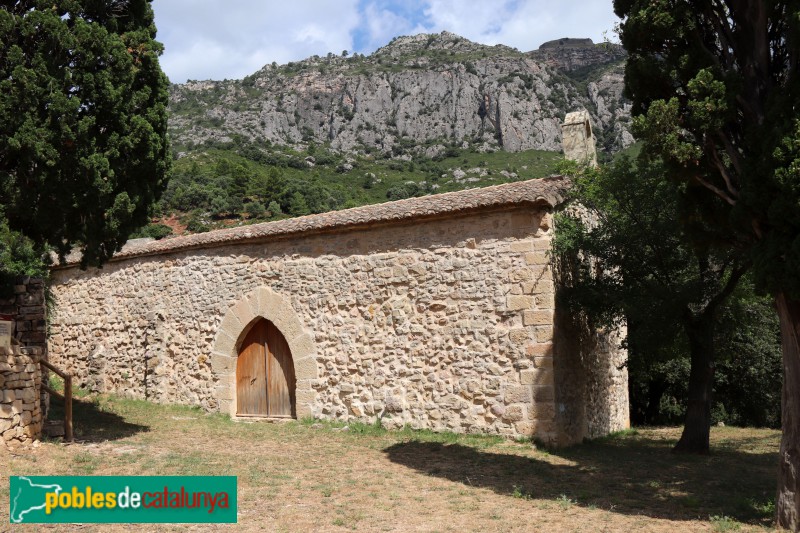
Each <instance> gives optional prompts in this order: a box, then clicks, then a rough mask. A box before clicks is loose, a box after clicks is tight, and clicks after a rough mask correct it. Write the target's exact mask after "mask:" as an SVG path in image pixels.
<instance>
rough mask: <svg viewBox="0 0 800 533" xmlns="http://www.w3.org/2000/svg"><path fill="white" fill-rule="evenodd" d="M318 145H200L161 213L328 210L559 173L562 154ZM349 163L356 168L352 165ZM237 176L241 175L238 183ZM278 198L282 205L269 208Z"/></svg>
mask: <svg viewBox="0 0 800 533" xmlns="http://www.w3.org/2000/svg"><path fill="white" fill-rule="evenodd" d="M406 144H407V145H408V147H409V149H413V148H414V147H415V143H414V142H413V141H411V140H407V143H406ZM313 150H314V155H313V157H314V160H315V164H314V166H313V167H309V166H308V165H307V164H305V158H306V157H307V156H308V155H310V154H308V152H298V151H295V150H292V149H290V148H286V147H277V146H261V145H259V146H257V145H255V144H251V143H247V142H242V143H241V144H240V145H239V146H237V147H234V146H233V145H231V146H227V147H225V148H219V147H218V148H207V149H204V150H203V151H202V152H199V151H198V152H193V153H191V154H189V155H187V156H184V157H181V158H180V159H178V160H177V161H175V163H174V168H173V171H172V177H171V179H170V181H169V184H168V186H167V189H166V190H165V191H164V194H163V195H162V197H161V200H160V202H159V204H158V205H157V209H156V210H157V212H159V213H160V214H161V215H168V214H170V213H178V214H186V213H189V212H191V211H194V210H197V211H198V212H200V213H206V214H207V215H208V216H206V217H205V220H207V222H206V223H204V224H203V225H200V226H198V227H206V225H209V226H208V227H211V228H213V227H220V226H221V225H222V224H223V222H222V221H221V220H219V219H221V218H225V219H230V218H240V219H243V218H244V213H245V212H246V209H245V207H244V206H245V204H247V203H249V202H259V203H261V204H262V205H267V206H268V207H267V211H269V212H270V213H272V215H271V216H276V215H277V216H280V215H282V214H284V213H285V214H288V215H291V216H299V214H310V213H322V212H325V211H330V210H334V209H342V208H345V207H356V206H360V205H365V204H373V203H379V202H385V201H387V199H399V198H408V197H411V196H419V195H423V194H431V193H433V192H449V191H455V190H460V189H463V188H465V187H474V186H487V185H495V184H497V183H503V182H504V181H507V180H508V178H506V177H504V176H503V175H501V174H500V172H499V171H501V170H505V171H508V172H518V173H520V174H522V175H523V177H525V178H535V177H543V176H546V175H549V174H552V173H553V172H554V171H555V164H556V162H558V161H560V160H561V156H560V154H558V153H555V152H542V151H537V150H529V151H526V152H518V153H509V152H496V153H491V154H484V153H474V152H468V151H462V150H460V149H458V148H457V147H450V148H446V149H445V150H444V153H443V154H442V156H441V158H440V161H439V162H433V161H432V160H431V159H430V158H427V157H424V156H420V155H415V156H414V159H413V160H411V161H406V160H396V159H390V158H389V159H387V158H373V157H367V156H362V157H350V158H348V159H347V160H345V157H344V156H343V155H342V154H340V153H338V152H335V151H333V150H331V149H330V147H329V146H315V147H314V149H313ZM344 163H349V164H350V165H351V166H352V167H353V168H352V169H350V170H348V167H346V166H345V165H344ZM474 167H480V168H483V169H485V170H486V171H487V175H486V176H483V177H480V178H479V181H477V182H464V181H461V182H459V181H456V180H453V179H445V178H441V175H442V174H447V172H448V169H454V168H462V169H469V168H474ZM233 176H238V181H237V182H235V183H232V177H233ZM476 177H477V175H476ZM434 185H435V186H434ZM390 190H392V192H391V193H390V192H389V191H390ZM296 193H297V194H296ZM300 198H302V202H301V201H300ZM293 199H294V211H293V210H292V203H293ZM273 202H274V203H275V204H276V205H277V206H279V208H280V209H279V210H273V209H271V208H270V207H269V205H271V204H272V203H273ZM214 219H216V220H214ZM193 227H194V226H193Z"/></svg>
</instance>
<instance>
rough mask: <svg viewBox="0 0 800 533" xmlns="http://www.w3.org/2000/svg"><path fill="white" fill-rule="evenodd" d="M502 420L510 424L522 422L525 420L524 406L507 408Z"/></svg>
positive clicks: (518, 405) (516, 405)
mask: <svg viewBox="0 0 800 533" xmlns="http://www.w3.org/2000/svg"><path fill="white" fill-rule="evenodd" d="M503 418H504V419H506V420H508V421H510V422H517V421H519V420H522V419H523V418H525V406H524V405H520V404H515V405H509V406H507V407H506V411H505V413H504V414H503Z"/></svg>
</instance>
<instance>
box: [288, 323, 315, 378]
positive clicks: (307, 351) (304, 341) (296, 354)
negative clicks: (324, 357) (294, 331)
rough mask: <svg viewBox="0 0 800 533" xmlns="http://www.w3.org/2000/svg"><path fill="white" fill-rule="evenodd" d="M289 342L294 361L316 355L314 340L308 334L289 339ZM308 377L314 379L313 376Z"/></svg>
mask: <svg viewBox="0 0 800 533" xmlns="http://www.w3.org/2000/svg"><path fill="white" fill-rule="evenodd" d="M287 342H288V344H289V350H291V352H292V358H293V359H294V360H299V359H303V358H305V357H309V356H311V355H313V354H314V353H315V349H314V340H313V339H312V338H311V335H309V334H308V333H304V334H302V335H300V336H299V337H294V338H293V339H287ZM306 377H312V376H306ZM313 377H316V376H313Z"/></svg>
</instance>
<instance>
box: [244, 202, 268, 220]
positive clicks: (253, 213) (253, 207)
mask: <svg viewBox="0 0 800 533" xmlns="http://www.w3.org/2000/svg"><path fill="white" fill-rule="evenodd" d="M244 210H245V211H246V212H247V214H248V215H250V218H262V217H263V216H264V213H266V209H264V204H262V203H261V202H247V203H246V204H244Z"/></svg>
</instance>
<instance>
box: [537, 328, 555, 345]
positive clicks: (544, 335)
mask: <svg viewBox="0 0 800 533" xmlns="http://www.w3.org/2000/svg"><path fill="white" fill-rule="evenodd" d="M552 341H553V327H552V326H536V342H552Z"/></svg>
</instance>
